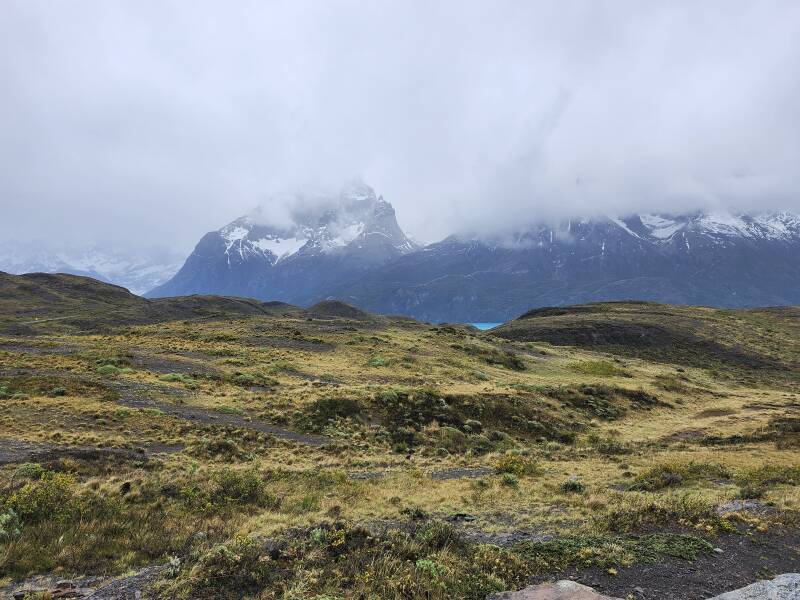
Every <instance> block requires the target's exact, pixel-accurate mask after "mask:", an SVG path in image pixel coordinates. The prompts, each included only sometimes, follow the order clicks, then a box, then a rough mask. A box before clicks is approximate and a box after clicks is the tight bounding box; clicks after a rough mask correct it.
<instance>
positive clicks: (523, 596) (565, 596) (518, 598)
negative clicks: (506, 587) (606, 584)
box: [486, 580, 620, 600]
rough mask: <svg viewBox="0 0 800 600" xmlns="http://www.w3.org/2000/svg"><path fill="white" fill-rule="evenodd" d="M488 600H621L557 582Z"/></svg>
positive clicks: (581, 587) (574, 583)
mask: <svg viewBox="0 0 800 600" xmlns="http://www.w3.org/2000/svg"><path fill="white" fill-rule="evenodd" d="M486 600H620V599H619V598H613V597H611V596H604V595H603V594H600V593H598V592H596V591H595V590H593V589H592V588H590V587H587V586H585V585H581V584H580V583H576V582H574V581H568V580H563V581H557V582H556V583H544V584H541V585H532V586H530V587H526V588H525V589H522V590H519V591H516V592H501V593H499V594H491V595H489V596H487V597H486Z"/></svg>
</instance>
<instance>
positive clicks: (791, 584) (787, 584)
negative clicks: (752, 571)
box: [710, 573, 800, 600]
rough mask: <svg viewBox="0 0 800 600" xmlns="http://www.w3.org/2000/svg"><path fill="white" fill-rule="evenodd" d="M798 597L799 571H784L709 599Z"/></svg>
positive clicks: (787, 599)
mask: <svg viewBox="0 0 800 600" xmlns="http://www.w3.org/2000/svg"><path fill="white" fill-rule="evenodd" d="M799 598H800V573H784V574H783V575H778V576H777V577H776V578H775V579H773V580H771V581H757V582H756V583H754V584H752V585H748V586H747V587H743V588H741V589H738V590H734V591H732V592H726V593H724V594H721V595H719V596H714V597H713V598H711V599H710V600H798V599H799Z"/></svg>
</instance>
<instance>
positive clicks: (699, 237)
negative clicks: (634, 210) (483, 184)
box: [331, 212, 800, 321]
mask: <svg viewBox="0 0 800 600" xmlns="http://www.w3.org/2000/svg"><path fill="white" fill-rule="evenodd" d="M798 257H800V217H798V216H797V215H794V214H792V213H787V212H783V213H762V214H754V215H743V214H740V215H731V214H727V213H695V214H689V215H652V214H645V215H634V216H629V217H625V218H618V217H597V218H588V219H586V218H585V219H572V220H568V221H565V222H564V223H561V224H558V225H551V226H544V225H542V226H538V227H532V228H527V229H526V230H524V231H522V232H519V233H517V234H516V235H511V236H505V237H503V238H502V239H492V240H477V239H470V238H466V239H465V238H462V237H457V236H453V237H450V238H447V239H445V240H443V241H442V242H438V243H436V244H432V245H430V246H427V247H426V248H424V249H422V250H421V251H419V252H415V253H412V254H409V255H407V256H403V257H400V258H398V259H397V260H395V261H393V262H391V263H389V264H388V265H386V266H384V267H383V268H381V269H380V270H376V271H373V272H372V273H371V274H370V276H369V277H363V278H361V280H359V281H357V282H348V283H347V284H346V285H342V286H339V287H338V288H336V289H334V290H332V291H331V295H334V296H337V297H341V298H344V299H346V300H348V301H350V302H352V303H354V304H356V305H358V306H361V307H362V308H365V309H368V310H375V311H382V312H390V313H402V314H409V315H412V316H415V317H417V318H420V319H425V320H430V321H443V320H450V321H503V320H507V319H510V318H513V317H515V316H517V315H519V314H521V313H522V312H524V311H525V310H527V309H529V308H532V307H537V306H548V305H550V306H552V305H565V304H577V303H582V302H591V301H599V300H625V299H638V300H652V301H659V302H668V303H676V304H702V305H713V306H727V307H747V306H766V305H781V304H800V261H799V260H798Z"/></svg>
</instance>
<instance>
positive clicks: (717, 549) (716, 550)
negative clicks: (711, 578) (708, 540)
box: [714, 548, 725, 554]
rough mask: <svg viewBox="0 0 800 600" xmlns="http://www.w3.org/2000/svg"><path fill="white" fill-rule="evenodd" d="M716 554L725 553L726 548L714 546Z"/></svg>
mask: <svg viewBox="0 0 800 600" xmlns="http://www.w3.org/2000/svg"><path fill="white" fill-rule="evenodd" d="M714 554H725V550H723V549H722V548H714Z"/></svg>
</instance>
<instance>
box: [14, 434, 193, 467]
mask: <svg viewBox="0 0 800 600" xmlns="http://www.w3.org/2000/svg"><path fill="white" fill-rule="evenodd" d="M182 449H183V446H180V445H177V444H149V445H142V446H140V447H137V448H102V447H98V446H64V445H60V444H49V443H45V442H29V441H25V440H12V439H0V465H7V464H16V463H24V462H38V463H46V462H51V461H56V460H59V459H61V458H73V459H77V460H88V461H99V460H104V461H115V462H128V461H144V460H148V459H149V458H151V457H153V456H154V455H156V454H171V453H173V452H178V451H180V450H182Z"/></svg>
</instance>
